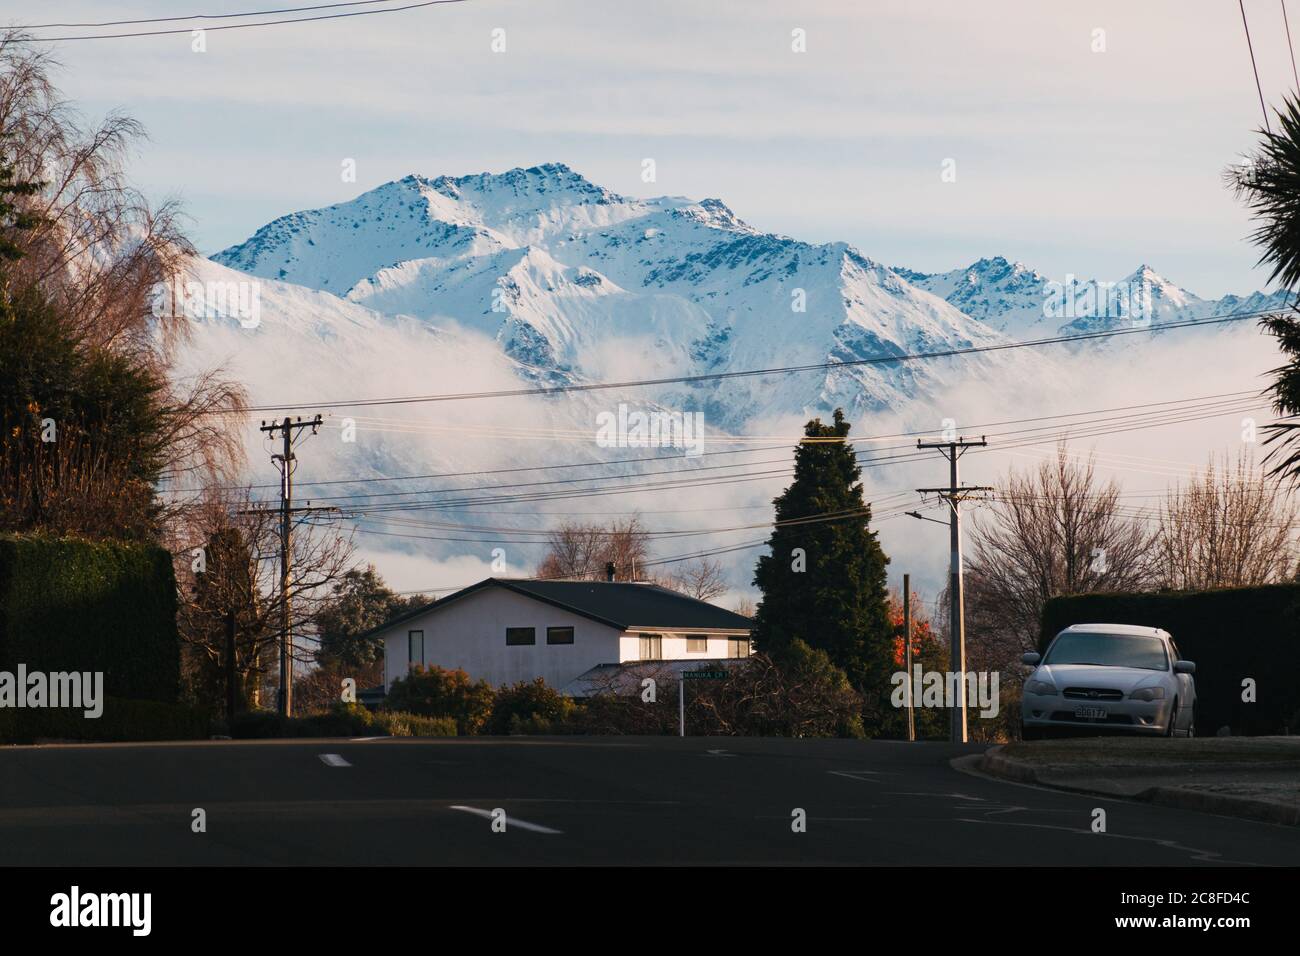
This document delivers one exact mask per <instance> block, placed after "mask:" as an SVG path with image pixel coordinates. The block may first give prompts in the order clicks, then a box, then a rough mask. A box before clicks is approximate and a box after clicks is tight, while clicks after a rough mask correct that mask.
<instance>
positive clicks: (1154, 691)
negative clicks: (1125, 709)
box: [1128, 687, 1165, 700]
mask: <svg viewBox="0 0 1300 956" xmlns="http://www.w3.org/2000/svg"><path fill="white" fill-rule="evenodd" d="M1128 698H1129V700H1164V699H1165V689H1164V688H1163V687H1143V688H1142V689H1141V690H1135V691H1133V693H1131V694H1129V695H1128Z"/></svg>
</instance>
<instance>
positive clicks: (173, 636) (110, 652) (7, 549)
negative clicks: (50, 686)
mask: <svg viewBox="0 0 1300 956" xmlns="http://www.w3.org/2000/svg"><path fill="white" fill-rule="evenodd" d="M18 664H26V665H27V669H28V670H29V671H38V670H39V671H46V672H51V671H82V672H85V671H103V673H104V693H105V695H106V696H109V697H120V698H131V699H133V700H153V701H165V702H168V703H174V702H175V701H176V699H177V693H178V691H179V687H180V639H179V637H178V635H177V632H176V579H175V577H174V575H173V572H172V559H171V555H169V554H168V553H167V552H166V551H164V550H163V549H162V548H156V547H151V546H142V545H126V544H112V543H100V542H91V541H82V540H78V539H73V538H45V537H35V536H26V535H22V536H19V535H0V670H7V671H11V672H12V671H15V670H16V668H17V665H18ZM90 723H94V721H90Z"/></svg>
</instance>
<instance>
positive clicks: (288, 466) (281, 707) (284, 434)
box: [259, 415, 321, 717]
mask: <svg viewBox="0 0 1300 956" xmlns="http://www.w3.org/2000/svg"><path fill="white" fill-rule="evenodd" d="M320 426H321V417H320V415H317V416H316V417H315V418H313V419H311V420H310V421H305V422H304V421H303V420H302V419H301V418H298V419H297V420H294V419H291V418H289V417H288V416H287V415H286V416H285V419H284V421H283V422H269V423H268V422H262V427H261V428H260V429H259V430H260V431H264V432H266V433H267V434H268V435H270V436H271V437H272V438H274V437H275V434H276V432H279V433H280V436H281V438H282V439H283V441H284V446H283V451H282V452H281V453H280V454H278V455H272V456H271V460H272V461H275V462H276V463H278V464H279V466H280V693H279V695H278V697H277V705H278V706H277V708H276V709H277V710H278V711H279V712H280V715H281V716H283V717H292V716H293V620H292V610H293V598H292V596H291V594H290V588H291V585H292V584H293V521H292V519H293V515H294V514H295V513H297V512H301V511H317V510H320V509H316V508H294V507H293V472H294V463H295V461H296V460H297V459H296V458H295V457H294V454H293V442H294V439H295V438H297V437H298V433H299V432H301V431H302V430H303V429H304V428H310V429H311V433H312V434H313V435H315V434H317V433H318V432H319V430H320Z"/></svg>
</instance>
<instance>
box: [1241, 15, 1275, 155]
mask: <svg viewBox="0 0 1300 956" xmlns="http://www.w3.org/2000/svg"><path fill="white" fill-rule="evenodd" d="M1237 6H1239V7H1241V25H1242V26H1243V27H1245V28H1246V48H1247V49H1248V50H1250V68H1251V70H1253V71H1254V73H1255V90H1256V92H1258V93H1259V111H1260V112H1261V113H1263V114H1264V128H1265V129H1267V130H1268V134H1269V135H1270V136H1272V135H1273V128H1272V127H1271V126H1270V125H1269V122H1268V109H1267V108H1266V107H1265V106H1264V88H1263V87H1262V86H1260V85H1259V67H1258V66H1256V65H1255V45H1254V44H1253V43H1251V42H1250V24H1248V23H1247V22H1246V4H1245V2H1244V0H1237Z"/></svg>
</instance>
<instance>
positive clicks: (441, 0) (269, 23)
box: [27, 0, 468, 43]
mask: <svg viewBox="0 0 1300 956" xmlns="http://www.w3.org/2000/svg"><path fill="white" fill-rule="evenodd" d="M466 2H468V0H422V2H420V3H408V4H406V5H405V6H401V7H385V8H383V9H382V10H354V11H352V12H351V13H326V14H321V15H320V16H315V17H290V18H286V19H284V20H263V21H261V22H259V23H229V24H226V25H224V26H215V27H198V28H196V29H201V30H203V31H205V32H211V33H215V32H216V31H218V30H248V29H251V28H253V27H274V26H281V25H284V24H287V23H314V22H316V21H318V20H340V19H343V18H344V17H370V16H375V15H377V14H381V13H400V12H402V11H403V10H416V9H419V8H420V7H433V6H440V5H442V4H448V3H466ZM356 5H357V4H338V6H356ZM308 9H310V8H308ZM238 15H239V14H231V16H238ZM249 15H250V16H254V15H257V14H249ZM192 32H193V29H191V28H190V27H182V28H180V29H177V30H142V31H138V32H135V33H96V34H88V35H84V36H61V37H28V38H27V39H28V40H29V41H30V42H32V43H61V42H63V41H65V40H123V39H127V38H129V37H157V36H168V35H173V34H177V33H192Z"/></svg>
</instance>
